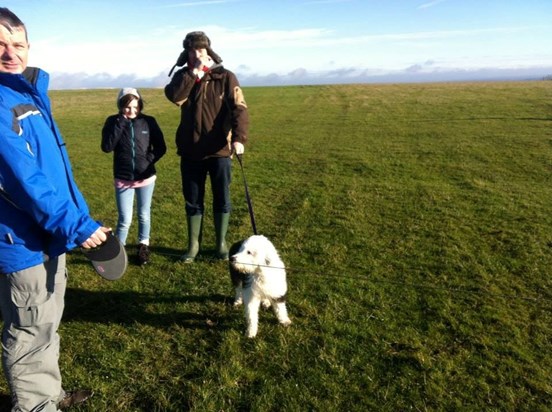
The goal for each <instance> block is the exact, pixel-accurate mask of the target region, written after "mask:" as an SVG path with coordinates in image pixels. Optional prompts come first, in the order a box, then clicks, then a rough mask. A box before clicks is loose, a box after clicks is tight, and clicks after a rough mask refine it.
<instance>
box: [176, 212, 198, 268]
mask: <svg viewBox="0 0 552 412" xmlns="http://www.w3.org/2000/svg"><path fill="white" fill-rule="evenodd" d="M186 221H187V222H188V250H186V253H184V254H183V255H182V256H181V257H180V260H182V261H184V262H186V263H191V262H193V261H194V259H195V258H196V256H197V254H198V253H199V247H200V243H201V231H202V226H203V215H194V216H186Z"/></svg>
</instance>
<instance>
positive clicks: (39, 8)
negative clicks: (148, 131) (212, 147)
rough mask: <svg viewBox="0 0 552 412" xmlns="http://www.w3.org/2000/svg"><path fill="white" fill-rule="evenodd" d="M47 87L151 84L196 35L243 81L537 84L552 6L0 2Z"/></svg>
mask: <svg viewBox="0 0 552 412" xmlns="http://www.w3.org/2000/svg"><path fill="white" fill-rule="evenodd" d="M3 6H4V7H8V8H10V9H11V10H12V11H14V12H15V13H16V14H17V15H18V16H19V17H20V18H21V19H22V20H23V21H24V22H25V24H26V25H27V29H28V31H29V38H30V42H31V51H30V61H29V64H30V65H33V66H39V67H41V68H43V69H45V70H46V71H48V72H50V73H51V75H52V82H51V83H52V88H58V89H60V88H90V87H123V86H128V85H133V86H136V87H161V86H163V85H164V84H166V83H167V81H168V77H167V74H168V72H169V70H170V68H171V67H172V65H173V64H174V62H175V60H176V58H177V57H178V55H179V54H180V52H181V50H182V39H183V38H184V37H185V35H186V33H187V32H189V31H193V30H204V31H205V32H206V33H207V35H208V36H209V37H210V38H211V41H212V47H213V49H214V50H215V51H216V52H217V53H218V54H219V55H220V56H221V57H222V58H223V60H224V63H223V64H224V65H225V67H227V68H228V69H230V70H232V71H234V72H235V73H236V74H237V75H238V78H239V79H240V81H241V83H242V84H243V85H281V84H319V83H354V82H389V81H393V82H394V81H442V80H465V79H478V80H479V79H481V80H485V79H500V78H520V79H523V78H539V77H542V76H544V75H547V74H552V48H551V46H550V40H551V39H552V24H551V22H552V0H289V1H288V0H280V1H276V0H274V1H253V0H192V1H178V0H156V1H152V0H148V1H145V0H134V1H126V0H120V1H117V0H94V1H81V0H27V1H4V4H3Z"/></svg>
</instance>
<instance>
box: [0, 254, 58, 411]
mask: <svg viewBox="0 0 552 412" xmlns="http://www.w3.org/2000/svg"><path fill="white" fill-rule="evenodd" d="M66 284H67V271H66V267H65V255H62V256H59V257H58V258H55V259H51V260H49V261H47V262H44V263H43V264H41V265H37V266H33V267H30V268H28V269H24V270H21V271H18V272H14V273H10V274H0V308H1V310H2V317H3V320H4V327H3V330H2V366H3V368H4V374H5V376H6V380H7V382H8V385H9V387H10V392H11V397H12V403H13V409H12V412H27V411H32V412H38V411H41V412H53V411H57V410H58V409H57V403H58V402H59V401H60V400H61V398H62V397H63V395H64V391H63V389H62V387H61V373H60V369H59V363H58V361H59V335H58V333H57V330H58V327H59V324H60V321H61V316H62V314H63V308H64V297H65V288H66Z"/></svg>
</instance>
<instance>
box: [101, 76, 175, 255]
mask: <svg viewBox="0 0 552 412" xmlns="http://www.w3.org/2000/svg"><path fill="white" fill-rule="evenodd" d="M117 107H118V109H119V113H118V114H115V115H112V116H109V117H108V118H107V119H106V121H105V125H104V127H103V130H102V150H103V151H104V152H105V153H109V152H114V154H113V175H114V177H115V182H114V184H115V199H116V201H117V210H118V212H119V219H118V221H117V229H116V231H115V234H116V236H117V237H118V238H119V240H120V241H121V242H122V243H123V244H126V239H127V236H128V230H129V228H130V224H131V222H132V212H133V204H134V194H135V193H136V197H137V208H138V242H139V248H138V261H139V263H140V264H141V265H143V264H145V263H147V262H148V260H149V255H150V251H149V244H150V230H151V218H150V216H151V213H150V211H151V200H152V197H153V189H154V187H155V179H156V174H155V173H156V171H155V163H156V162H157V161H158V160H159V159H160V158H161V157H162V156H163V155H164V154H165V152H166V151H167V147H166V145H165V139H164V137H163V132H162V131H161V129H160V128H159V125H158V124H157V121H156V120H155V118H153V117H152V116H147V115H145V114H143V113H142V109H143V108H144V102H143V100H142V97H141V96H140V93H138V90H136V89H134V88H131V87H126V88H124V89H121V91H120V92H119V95H118V97H117Z"/></svg>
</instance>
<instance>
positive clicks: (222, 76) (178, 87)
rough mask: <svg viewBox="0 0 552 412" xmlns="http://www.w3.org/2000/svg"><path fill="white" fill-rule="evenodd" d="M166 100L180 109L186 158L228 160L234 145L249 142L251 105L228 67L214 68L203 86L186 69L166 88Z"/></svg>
mask: <svg viewBox="0 0 552 412" xmlns="http://www.w3.org/2000/svg"><path fill="white" fill-rule="evenodd" d="M165 96H166V97H167V99H169V100H170V101H171V102H173V103H175V104H176V105H177V106H180V110H181V116H180V124H179V126H178V129H177V130H176V147H177V153H178V154H179V155H180V156H182V157H183V158H186V159H188V160H203V159H206V158H209V157H228V156H230V154H231V146H230V145H231V143H232V142H240V143H242V144H245V143H246V142H247V133H248V128H249V115H248V112H247V104H246V103H245V99H244V96H243V92H242V90H241V87H240V84H239V82H238V79H237V78H236V75H235V74H234V73H232V72H231V71H229V70H226V69H225V68H224V67H222V66H220V65H218V66H214V67H212V68H211V70H210V71H208V72H207V73H205V75H204V76H203V78H202V79H201V81H200V82H196V76H195V75H193V74H192V73H191V71H190V70H189V69H188V68H187V67H184V68H182V69H180V70H179V71H177V72H176V73H175V74H174V76H173V77H172V79H171V81H170V83H169V84H167V85H166V86H165Z"/></svg>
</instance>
